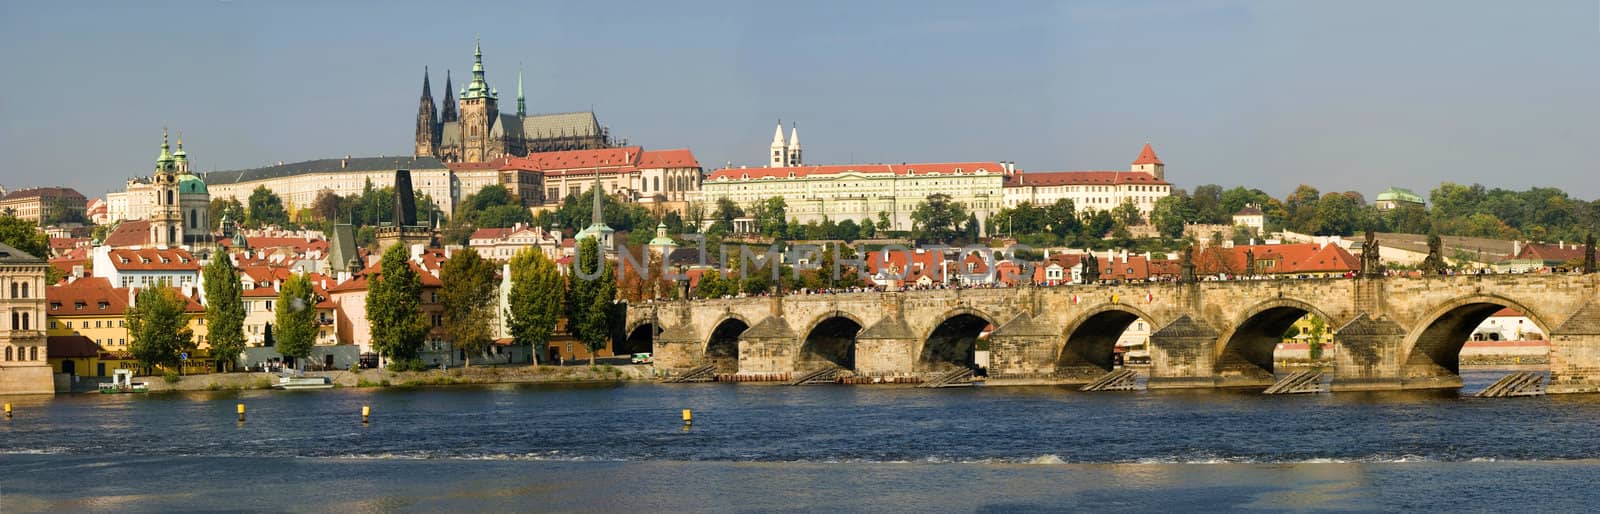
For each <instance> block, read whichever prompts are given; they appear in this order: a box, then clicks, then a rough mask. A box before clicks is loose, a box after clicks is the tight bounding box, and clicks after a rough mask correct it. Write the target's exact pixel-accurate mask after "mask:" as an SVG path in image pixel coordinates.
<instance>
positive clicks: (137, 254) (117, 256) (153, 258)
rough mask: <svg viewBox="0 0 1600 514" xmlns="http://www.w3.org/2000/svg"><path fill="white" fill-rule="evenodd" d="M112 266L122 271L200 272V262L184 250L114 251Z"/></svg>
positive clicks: (145, 249) (147, 249)
mask: <svg viewBox="0 0 1600 514" xmlns="http://www.w3.org/2000/svg"><path fill="white" fill-rule="evenodd" d="M110 254H111V266H112V267H115V268H117V269H118V270H120V271H154V270H163V271H198V270H199V269H200V261H197V260H195V258H194V255H191V254H190V253H189V251H188V250H184V249H182V248H168V249H165V250H161V249H156V248H140V249H138V250H132V249H115V248H114V249H112V250H111V252H110Z"/></svg>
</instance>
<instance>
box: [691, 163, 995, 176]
mask: <svg viewBox="0 0 1600 514" xmlns="http://www.w3.org/2000/svg"><path fill="white" fill-rule="evenodd" d="M956 170H961V173H963V174H977V173H990V174H999V173H1003V172H1004V171H1005V168H1002V167H1001V166H1000V163H998V162H931V163H914V164H838V165H828V166H795V167H788V168H725V169H720V170H717V171H714V172H711V175H710V176H708V177H706V180H717V179H724V178H725V179H728V180H743V179H759V178H788V177H790V176H791V175H792V176H794V177H796V178H798V177H806V176H810V175H837V174H840V173H860V174H864V175H873V174H893V175H926V174H930V173H939V174H944V175H952V174H955V173H956Z"/></svg>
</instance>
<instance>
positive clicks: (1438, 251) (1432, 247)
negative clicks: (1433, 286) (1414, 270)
mask: <svg viewBox="0 0 1600 514" xmlns="http://www.w3.org/2000/svg"><path fill="white" fill-rule="evenodd" d="M1443 253H1444V242H1443V241H1441V240H1440V239H1439V234H1428V256H1427V257H1424V258H1423V259H1422V265H1421V266H1419V269H1421V270H1422V272H1423V273H1426V274H1429V275H1442V274H1444V269H1445V264H1444V255H1443Z"/></svg>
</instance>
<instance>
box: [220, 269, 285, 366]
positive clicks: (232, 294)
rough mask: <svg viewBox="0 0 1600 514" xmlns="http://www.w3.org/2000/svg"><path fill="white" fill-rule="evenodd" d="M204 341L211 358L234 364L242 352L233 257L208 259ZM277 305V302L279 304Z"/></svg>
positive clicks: (240, 297) (240, 305) (240, 311)
mask: <svg viewBox="0 0 1600 514" xmlns="http://www.w3.org/2000/svg"><path fill="white" fill-rule="evenodd" d="M203 273H204V275H205V291H206V342H207V343H209V344H210V345H211V358H212V360H215V361H218V362H225V363H227V364H228V365H230V366H231V365H235V364H237V363H238V360H239V353H240V352H243V351H244V297H243V295H244V286H243V284H242V283H241V282H240V279H239V270H238V268H235V267H234V266H233V258H232V257H230V256H229V255H228V254H227V253H225V252H218V253H217V254H215V255H213V256H212V257H211V262H210V263H208V264H206V267H205V270H204V272H203ZM280 305H281V302H280Z"/></svg>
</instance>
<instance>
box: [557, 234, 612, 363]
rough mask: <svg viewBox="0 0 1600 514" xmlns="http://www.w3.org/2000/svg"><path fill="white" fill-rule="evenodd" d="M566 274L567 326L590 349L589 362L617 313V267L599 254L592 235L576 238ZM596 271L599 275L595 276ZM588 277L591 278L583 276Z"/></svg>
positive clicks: (605, 338) (600, 347)
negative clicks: (575, 250) (576, 251)
mask: <svg viewBox="0 0 1600 514" xmlns="http://www.w3.org/2000/svg"><path fill="white" fill-rule="evenodd" d="M572 266H573V268H574V269H573V270H572V272H571V273H568V275H569V277H570V278H569V280H568V281H567V284H568V293H567V325H568V327H569V331H570V332H572V335H573V337H576V338H577V339H578V341H580V342H582V343H583V345H584V347H586V348H588V349H589V365H591V366H592V365H594V354H595V352H598V351H599V350H600V349H602V348H605V347H606V340H607V339H609V338H610V337H611V329H612V326H611V325H612V321H613V318H614V317H615V314H616V310H617V309H616V305H615V303H613V300H615V299H616V296H617V279H616V270H615V268H614V266H612V264H611V262H609V261H607V260H606V259H605V256H604V255H603V254H601V252H600V247H599V244H597V243H596V242H595V238H592V237H586V238H583V239H582V240H580V241H578V254H577V258H576V259H573V261H572ZM596 273H598V276H595V275H596ZM585 277H590V278H585Z"/></svg>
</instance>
